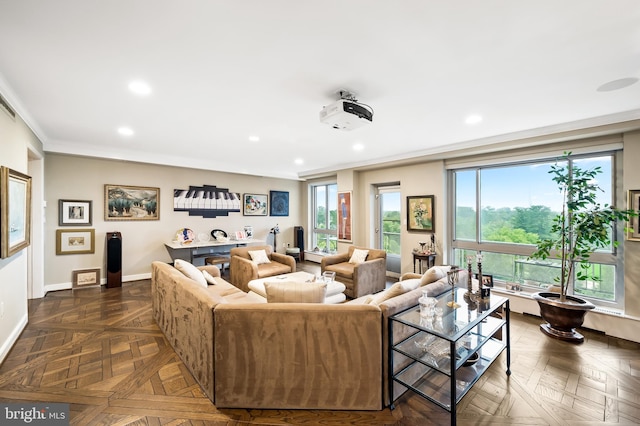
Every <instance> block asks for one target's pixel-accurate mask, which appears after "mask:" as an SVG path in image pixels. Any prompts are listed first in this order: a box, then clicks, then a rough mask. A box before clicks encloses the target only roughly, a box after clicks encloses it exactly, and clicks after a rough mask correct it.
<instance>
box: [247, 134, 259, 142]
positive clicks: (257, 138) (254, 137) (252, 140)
mask: <svg viewBox="0 0 640 426" xmlns="http://www.w3.org/2000/svg"><path fill="white" fill-rule="evenodd" d="M249 140H250V141H251V142H259V141H260V136H256V135H251V136H249Z"/></svg>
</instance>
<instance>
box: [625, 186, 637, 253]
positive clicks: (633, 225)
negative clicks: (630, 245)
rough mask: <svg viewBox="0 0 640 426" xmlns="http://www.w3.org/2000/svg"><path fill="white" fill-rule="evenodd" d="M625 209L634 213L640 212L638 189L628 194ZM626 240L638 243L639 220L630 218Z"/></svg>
mask: <svg viewBox="0 0 640 426" xmlns="http://www.w3.org/2000/svg"><path fill="white" fill-rule="evenodd" d="M627 203H628V204H627V206H628V207H627V208H628V209H629V210H633V211H635V212H640V189H634V190H630V191H629V193H628V200H627ZM627 227H628V228H629V231H628V232H627V240H631V241H640V218H638V216H636V217H632V218H631V220H630V221H629V223H628V224H627Z"/></svg>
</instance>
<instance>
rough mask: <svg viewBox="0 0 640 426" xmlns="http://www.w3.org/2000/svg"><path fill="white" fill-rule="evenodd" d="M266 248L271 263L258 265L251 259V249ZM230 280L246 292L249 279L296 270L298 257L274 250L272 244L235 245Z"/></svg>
mask: <svg viewBox="0 0 640 426" xmlns="http://www.w3.org/2000/svg"><path fill="white" fill-rule="evenodd" d="M255 250H264V251H265V252H266V253H267V257H268V258H269V261H270V263H261V264H259V265H257V264H256V263H255V262H253V261H251V255H250V254H249V252H250V251H255ZM230 256H231V261H230V263H229V280H230V281H231V284H233V285H234V286H236V287H238V288H239V289H240V290H242V291H244V292H247V293H248V292H249V286H248V284H249V281H251V280H255V279H258V278H265V277H272V276H274V275H280V274H288V273H290V272H295V271H296V259H295V258H294V257H293V256H288V255H286V254H282V253H277V252H273V251H272V248H271V246H270V245H266V246H249V247H235V248H232V249H231V252H230Z"/></svg>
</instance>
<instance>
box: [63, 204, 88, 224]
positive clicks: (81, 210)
mask: <svg viewBox="0 0 640 426" xmlns="http://www.w3.org/2000/svg"><path fill="white" fill-rule="evenodd" d="M91 204H92V202H91V201H83V200H58V225H59V226H80V225H87V226H91V217H92V211H91Z"/></svg>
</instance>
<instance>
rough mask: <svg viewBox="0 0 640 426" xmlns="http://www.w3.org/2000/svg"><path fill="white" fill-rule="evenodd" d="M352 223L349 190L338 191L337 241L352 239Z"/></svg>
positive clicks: (350, 240) (348, 241)
mask: <svg viewBox="0 0 640 426" xmlns="http://www.w3.org/2000/svg"><path fill="white" fill-rule="evenodd" d="M352 224H353V221H352V211H351V191H344V192H338V241H342V242H347V243H350V242H352V241H353V236H352V233H351V231H352Z"/></svg>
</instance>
